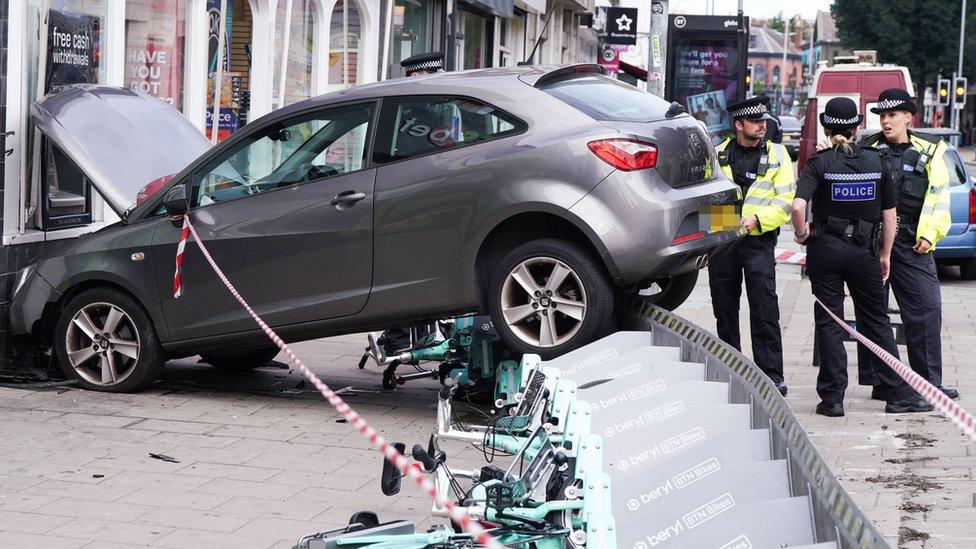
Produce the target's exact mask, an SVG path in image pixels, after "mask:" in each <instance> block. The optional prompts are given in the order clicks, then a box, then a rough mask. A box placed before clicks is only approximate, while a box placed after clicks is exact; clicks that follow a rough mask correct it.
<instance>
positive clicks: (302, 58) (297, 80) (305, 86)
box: [274, 0, 315, 108]
mask: <svg viewBox="0 0 976 549" xmlns="http://www.w3.org/2000/svg"><path fill="white" fill-rule="evenodd" d="M288 3H289V0H279V2H278V12H277V14H276V16H275V79H274V83H275V88H274V105H275V108H280V107H284V106H286V105H291V104H292V103H297V102H299V101H302V100H305V99H308V98H310V97H312V71H313V69H314V67H315V63H314V58H315V50H314V47H313V45H314V44H313V39H314V33H313V25H314V23H315V22H314V14H315V5H314V3H313V1H312V0H291V14H290V15H291V19H290V20H287V21H286V18H287V17H288V15H289V14H288ZM283 59H284V60H285V62H284V76H282V60H283ZM282 78H284V80H282Z"/></svg>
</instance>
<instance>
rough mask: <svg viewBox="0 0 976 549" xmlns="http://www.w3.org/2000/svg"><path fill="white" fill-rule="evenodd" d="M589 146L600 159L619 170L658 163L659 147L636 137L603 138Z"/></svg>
mask: <svg viewBox="0 0 976 549" xmlns="http://www.w3.org/2000/svg"><path fill="white" fill-rule="evenodd" d="M588 146H589V147H590V150H591V151H593V154H595V155H597V156H598V157H599V158H600V160H603V161H604V162H606V163H607V164H610V165H611V166H613V167H614V168H617V169H618V170H623V171H625V172H631V171H634V170H644V169H647V168H653V167H654V166H656V165H657V147H655V146H654V145H651V144H650V143H644V142H642V141H637V140H634V139H601V140H600V141H591V142H590V143H589V144H588Z"/></svg>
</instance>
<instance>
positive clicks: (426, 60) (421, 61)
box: [400, 51, 444, 76]
mask: <svg viewBox="0 0 976 549" xmlns="http://www.w3.org/2000/svg"><path fill="white" fill-rule="evenodd" d="M400 66H401V67H403V70H404V72H406V73H407V76H409V75H410V74H411V73H414V72H417V71H425V72H437V71H439V70H441V69H443V68H444V54H443V53H442V52H439V51H435V52H431V53H418V54H417V55H412V56H410V57H408V58H406V59H404V60H403V61H400Z"/></svg>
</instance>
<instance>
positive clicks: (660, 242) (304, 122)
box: [10, 65, 741, 391]
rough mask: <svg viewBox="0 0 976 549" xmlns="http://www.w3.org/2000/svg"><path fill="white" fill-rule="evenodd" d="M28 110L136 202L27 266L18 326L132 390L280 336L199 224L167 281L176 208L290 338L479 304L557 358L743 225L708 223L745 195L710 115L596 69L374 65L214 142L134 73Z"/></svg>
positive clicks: (524, 347) (680, 279)
mask: <svg viewBox="0 0 976 549" xmlns="http://www.w3.org/2000/svg"><path fill="white" fill-rule="evenodd" d="M32 114H33V117H34V122H35V124H36V126H37V127H38V128H39V129H40V130H41V131H42V132H43V133H44V134H45V136H46V139H47V140H48V142H49V143H50V144H51V146H52V147H53V148H54V149H55V150H57V151H60V152H62V153H63V154H64V155H66V156H67V157H69V158H70V159H71V160H72V161H73V162H74V164H75V166H74V168H75V169H76V171H77V172H79V173H83V174H84V177H86V178H87V179H88V180H90V181H91V182H92V184H93V185H94V187H95V188H96V189H97V190H98V192H99V194H100V195H101V196H103V197H104V199H105V200H106V201H107V203H109V204H110V205H111V206H112V208H114V209H115V211H116V212H118V214H119V215H120V216H121V218H122V220H121V222H118V223H116V224H114V225H112V226H109V227H107V228H105V229H102V230H99V231H97V232H94V233H91V234H88V235H85V236H83V237H80V238H77V239H75V240H72V241H67V243H65V244H63V245H61V246H59V247H58V248H57V249H50V250H48V251H47V252H46V253H45V254H44V255H42V256H41V257H40V258H39V259H38V260H37V261H36V262H35V263H33V264H32V265H31V266H30V267H28V268H27V269H24V270H23V271H22V272H21V273H19V275H18V277H17V280H16V283H15V295H14V297H13V300H12V303H11V307H10V310H11V319H10V325H11V332H12V334H14V335H17V334H20V335H24V336H26V335H30V336H31V337H32V340H33V341H35V342H38V341H39V342H41V344H42V345H48V346H50V347H52V348H53V349H54V351H55V352H56V355H57V359H58V362H59V363H60V364H61V367H62V368H63V370H64V372H65V373H66V374H67V375H68V376H70V377H71V378H75V379H77V380H78V382H79V384H80V385H81V386H82V387H86V388H89V389H97V390H106V391H133V390H137V389H139V388H141V387H144V386H146V385H147V384H149V383H151V382H152V381H153V380H154V379H155V378H156V377H157V376H158V374H159V373H160V371H161V368H162V367H163V364H164V362H165V361H166V359H167V358H176V357H183V356H191V355H194V354H201V355H202V356H203V358H204V359H205V360H206V361H207V362H209V363H211V364H212V365H214V366H217V367H222V368H227V369H245V368H251V367H255V366H259V365H261V364H263V363H265V362H267V361H268V360H270V359H271V358H272V357H273V356H274V355H275V353H276V352H277V350H276V349H275V348H274V347H273V346H271V344H270V342H269V341H268V339H267V338H266V337H265V335H264V334H263V333H262V332H261V331H259V330H258V329H257V327H256V326H255V324H254V323H253V322H252V320H251V319H250V318H249V317H248V316H247V314H246V312H245V311H244V310H243V309H241V307H240V306H239V305H238V304H237V302H235V301H234V299H233V298H232V297H231V295H230V294H229V293H228V292H227V290H226V289H225V288H224V287H223V285H222V284H221V283H220V281H219V280H218V279H217V277H216V276H214V273H213V272H212V271H211V269H210V267H209V266H208V265H207V264H206V262H205V260H204V259H203V257H202V255H201V253H200V251H199V249H198V248H197V247H196V246H195V245H194V244H192V243H190V244H189V245H188V246H187V251H186V255H185V258H184V261H183V269H182V278H183V295H182V297H181V298H179V299H174V297H173V271H174V256H175V253H176V245H177V239H178V234H179V230H180V229H179V223H174V222H173V221H171V218H170V215H177V214H181V213H182V212H184V211H189V215H190V216H191V219H192V221H193V223H194V225H195V226H196V228H197V229H198V231H199V232H200V236H201V238H202V239H203V240H204V242H205V243H206V245H207V246H208V247H209V249H210V250H211V251H212V252H213V255H214V257H215V259H216V260H217V262H218V263H219V264H220V265H221V267H222V268H223V270H224V271H225V272H226V273H227V274H228V276H229V278H230V279H231V280H232V281H233V283H234V284H235V285H236V286H237V288H238V289H239V290H240V291H241V293H242V294H243V295H244V297H245V298H246V299H248V300H249V301H250V303H251V304H252V305H253V306H254V308H255V309H256V310H257V312H258V313H259V314H261V315H262V316H263V317H264V318H265V319H266V320H267V321H268V323H269V324H271V325H272V326H274V327H275V328H276V329H277V331H278V332H279V333H280V334H281V335H282V337H284V338H285V339H286V340H288V341H300V340H307V339H313V338H319V337H324V336H329V335H336V334H343V333H353V332H360V331H367V330H377V329H383V328H387V327H391V326H402V325H408V324H410V323H413V322H419V321H425V320H430V319H438V318H446V317H449V316H452V315H458V314H465V313H471V312H475V311H487V312H488V313H490V314H491V317H492V319H493V321H494V323H495V326H496V328H497V329H498V331H499V333H500V336H501V337H502V338H503V340H504V341H505V342H506V343H507V344H508V345H509V346H511V347H512V348H513V349H514V350H515V351H516V352H519V353H538V354H541V355H542V356H543V357H554V356H557V355H559V354H561V353H564V352H566V351H568V350H571V349H574V348H576V347H578V346H580V345H583V344H585V343H587V342H590V341H592V340H593V339H595V338H597V337H600V336H602V335H604V334H605V333H607V332H608V331H609V330H611V329H612V327H613V326H614V322H615V318H614V308H615V300H618V299H619V298H620V297H621V296H624V295H627V294H634V295H636V294H637V293H638V292H641V293H642V295H645V296H647V298H648V299H651V300H655V301H657V302H658V303H661V304H662V305H665V306H669V307H673V306H676V305H677V304H680V303H681V302H682V301H683V300H684V299H685V298H686V297H687V295H688V293H689V292H690V291H691V287H692V286H693V285H694V282H695V279H696V278H697V271H698V269H700V268H701V267H702V266H704V265H705V263H706V262H707V259H708V257H709V255H710V254H714V253H716V252H719V251H721V250H723V249H724V248H726V247H728V246H729V245H731V244H732V243H733V242H734V241H735V239H736V238H737V236H738V235H737V233H736V231H734V230H720V229H719V230H710V229H709V227H707V226H704V227H703V226H702V225H703V219H700V216H699V214H700V212H702V211H703V210H705V209H709V210H710V209H712V208H713V207H715V206H720V205H730V204H734V203H735V202H737V201H738V200H739V199H740V195H741V193H740V191H739V190H738V187H737V186H735V185H733V184H732V183H730V182H729V181H728V180H727V179H724V178H723V177H722V175H721V171H720V170H718V169H717V162H716V157H715V152H714V149H713V147H712V146H711V144H710V143H709V141H708V139H707V137H706V135H705V134H704V133H703V131H702V129H701V127H700V125H699V124H698V123H697V122H696V121H695V120H694V119H693V118H692V117H691V116H689V115H687V114H684V113H683V111H682V110H681V108H680V107H679V106H678V105H677V104H668V103H667V102H664V101H662V100H660V99H658V98H657V97H654V96H652V95H650V94H647V93H644V92H641V91H639V90H638V89H636V88H634V87H632V86H629V85H626V84H622V83H620V82H618V81H616V80H613V79H611V78H608V77H607V76H605V74H604V72H603V69H601V68H600V67H598V66H596V65H577V66H570V67H560V68H557V67H550V68H544V67H519V68H506V69H487V70H476V71H468V72H459V73H445V74H436V75H430V76H424V77H415V78H407V79H398V80H392V81H387V82H382V83H376V84H369V85H363V86H359V87H356V88H352V89H348V90H344V91H340V92H335V93H330V94H327V95H323V96H320V97H316V98H313V99H310V100H307V101H304V102H302V103H298V104H295V105H291V106H289V107H287V108H284V109H281V110H279V111H276V112H273V113H271V114H269V115H267V116H264V117H262V118H260V119H258V120H255V121H253V122H251V123H249V124H247V125H246V126H245V127H244V128H243V129H241V130H240V131H238V132H237V133H235V134H233V135H232V136H231V137H230V138H228V139H226V140H225V141H223V142H222V143H220V144H219V145H218V146H215V147H212V148H211V147H210V146H209V143H208V142H207V141H206V140H204V139H203V137H202V136H200V134H199V132H198V131H197V130H196V129H195V128H193V127H192V126H191V125H190V123H189V122H188V121H187V120H186V119H185V118H183V117H182V115H180V114H179V113H178V112H177V111H176V110H174V109H171V108H170V107H168V106H167V105H164V104H163V103H162V102H160V101H158V100H156V99H154V98H151V97H149V96H146V95H143V94H140V93H138V92H133V91H129V90H124V89H119V88H107V87H99V86H91V85H75V86H69V87H65V88H61V89H59V90H57V91H56V92H54V93H51V94H49V95H48V96H46V97H45V98H44V99H43V100H42V101H40V102H39V103H38V104H36V105H35V106H34V108H33V109H32ZM149 182H154V183H153V185H154V186H157V187H158V189H156V190H155V192H151V191H153V190H154V189H152V188H149V189H148V190H147V189H144V188H143V187H144V186H145V185H146V184H147V183H149ZM140 191H141V192H140ZM137 196H138V197H139V200H138V201H137V200H136V199H137ZM134 202H136V203H135V204H134ZM705 225H707V223H705ZM649 289H650V290H649Z"/></svg>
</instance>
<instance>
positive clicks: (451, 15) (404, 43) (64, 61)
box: [0, 0, 597, 360]
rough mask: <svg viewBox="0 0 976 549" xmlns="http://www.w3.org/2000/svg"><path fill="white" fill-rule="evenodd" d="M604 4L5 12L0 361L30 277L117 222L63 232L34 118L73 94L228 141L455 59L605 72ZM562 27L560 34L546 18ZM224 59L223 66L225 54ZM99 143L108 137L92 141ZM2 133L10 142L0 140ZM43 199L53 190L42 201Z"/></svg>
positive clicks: (94, 199)
mask: <svg viewBox="0 0 976 549" xmlns="http://www.w3.org/2000/svg"><path fill="white" fill-rule="evenodd" d="M593 1H594V0H13V1H10V0H0V22H2V23H3V26H2V28H3V29H5V32H0V37H2V39H3V40H5V41H6V42H7V43H6V47H3V49H2V55H3V59H2V61H3V63H2V64H0V67H2V70H3V71H4V72H3V74H2V75H0V78H2V81H0V82H2V84H3V85H2V86H0V123H2V124H3V130H4V132H8V133H7V134H6V137H5V150H6V151H7V152H6V154H5V155H0V196H2V198H3V207H2V210H0V225H2V246H0V360H3V359H2V357H6V356H9V353H8V352H7V350H8V345H7V338H6V329H7V323H6V318H7V303H8V301H9V299H10V298H11V295H10V294H11V290H12V285H13V280H14V278H15V275H16V273H17V271H18V270H19V269H21V268H22V267H24V266H25V265H27V264H28V263H29V262H30V261H31V259H32V258H34V257H36V255H37V254H39V253H41V252H43V251H44V250H45V249H48V248H50V247H53V246H57V245H58V242H60V241H65V240H66V239H71V238H75V237H77V236H79V235H80V234H84V233H87V232H91V231H93V230H96V229H98V228H99V227H103V226H105V225H108V224H110V223H113V222H116V221H117V220H118V218H117V217H116V215H115V214H114V213H113V212H112V210H111V209H109V208H108V207H106V205H105V203H104V201H103V200H101V199H100V197H99V196H97V192H95V191H94V190H93V189H83V190H81V191H79V192H83V193H88V194H86V196H88V195H90V202H89V207H90V212H87V213H88V214H90V215H89V217H88V218H86V221H85V222H84V223H78V222H74V223H68V224H64V223H56V222H55V219H54V218H53V217H51V216H49V215H48V214H49V212H48V208H47V207H46V205H45V204H46V202H45V200H44V199H42V197H46V196H47V194H46V191H47V188H46V187H44V186H45V185H48V183H46V180H47V178H46V177H44V176H43V175H44V170H45V166H44V164H43V163H44V162H45V160H44V159H43V158H42V156H43V155H42V150H45V149H44V145H43V143H42V138H41V136H40V134H39V133H38V132H35V131H34V129H33V127H32V124H31V122H30V115H29V110H30V106H31V104H33V103H34V102H35V101H37V99H38V98H40V97H43V96H44V94H46V93H47V92H48V91H49V90H51V89H52V88H53V87H55V86H57V85H61V84H68V83H78V82H90V83H96V84H104V85H110V86H120V87H126V88H131V89H137V90H141V91H143V92H145V93H148V94H151V95H154V96H156V97H158V98H160V99H161V100H163V101H166V102H168V103H170V104H171V105H173V107H175V108H177V109H178V110H180V111H181V112H182V113H183V114H184V115H185V116H186V117H187V118H188V119H189V120H190V121H191V122H192V123H193V124H194V125H196V126H197V127H198V128H199V129H200V131H201V132H203V133H204V134H205V135H207V136H208V137H210V138H211V140H212V141H215V142H216V141H218V140H220V139H223V138H225V137H226V136H227V135H230V134H231V133H233V132H234V131H236V130H237V129H239V128H240V127H242V126H243V125H245V124H247V122H248V121H249V120H254V119H256V118H258V117H260V116H262V115H264V114H267V113H269V112H271V111H272V110H274V109H277V108H281V107H283V106H286V105H289V104H292V103H295V102H298V101H301V100H304V99H308V98H310V97H313V96H316V95H320V94H323V93H328V92H331V91H335V90H339V89H342V88H346V87H349V86H354V85H358V84H365V83H369V82H375V81H379V80H385V79H388V78H397V77H401V76H403V72H402V69H401V68H400V65H399V63H400V61H401V60H403V59H405V58H407V57H409V56H411V55H414V54H417V53H423V52H430V51H443V52H444V53H445V55H446V60H447V68H448V70H464V69H478V68H487V67H499V66H514V65H516V64H517V63H518V62H520V61H523V60H525V59H526V58H527V57H528V56H529V54H530V53H531V52H532V50H533V48H534V47H535V45H536V44H537V43H538V44H539V45H538V48H537V51H536V52H535V55H534V61H535V62H536V63H547V64H549V63H551V64H563V63H574V62H594V61H595V59H596V53H597V51H596V50H597V45H596V37H595V34H593V33H592V31H590V30H589V29H587V28H585V27H581V26H580V25H581V21H582V19H583V18H582V16H583V15H584V14H587V13H592V12H593V9H594V7H593ZM549 14H551V17H552V19H551V21H550V23H549V26H548V28H545V21H546V18H547V17H548V16H549ZM221 52H222V53H221ZM93 131H97V129H96V130H93ZM0 133H2V132H0ZM42 187H44V188H42Z"/></svg>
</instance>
